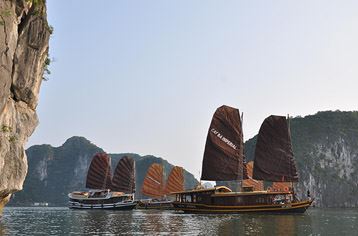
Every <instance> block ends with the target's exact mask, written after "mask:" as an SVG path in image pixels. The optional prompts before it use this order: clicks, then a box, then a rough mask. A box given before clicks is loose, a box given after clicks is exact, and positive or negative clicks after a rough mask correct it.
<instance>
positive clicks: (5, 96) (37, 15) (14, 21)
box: [0, 0, 51, 207]
mask: <svg viewBox="0 0 358 236" xmlns="http://www.w3.org/2000/svg"><path fill="white" fill-rule="evenodd" d="M46 18H47V17H46V7H45V1H44V0H1V1H0V60H1V65H0V207H1V206H3V205H4V204H5V203H6V202H7V200H8V199H9V196H10V195H11V194H12V193H14V192H16V191H18V190H21V189H22V184H23V182H24V179H25V176H26V173H27V160H26V154H25V150H24V145H25V143H26V142H27V139H28V137H29V136H30V135H31V134H32V132H33V131H34V129H35V127H36V125H37V123H38V118H37V115H36V106H37V102H38V94H39V90H40V85H41V81H42V77H43V72H44V65H45V61H46V60H47V56H48V42H49V37H50V32H51V29H50V27H49V26H48V23H47V19H46Z"/></svg>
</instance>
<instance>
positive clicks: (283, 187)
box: [271, 182, 292, 192]
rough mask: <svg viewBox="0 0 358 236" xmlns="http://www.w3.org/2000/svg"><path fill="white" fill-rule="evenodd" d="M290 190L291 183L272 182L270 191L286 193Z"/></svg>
mask: <svg viewBox="0 0 358 236" xmlns="http://www.w3.org/2000/svg"><path fill="white" fill-rule="evenodd" d="M291 188H292V183H291V182H273V183H272V187H271V191H274V192H287V191H289V190H290V189H291Z"/></svg>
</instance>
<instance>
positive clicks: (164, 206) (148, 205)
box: [137, 201, 174, 210]
mask: <svg viewBox="0 0 358 236" xmlns="http://www.w3.org/2000/svg"><path fill="white" fill-rule="evenodd" d="M137 208H139V209H157V210H173V209H174V206H173V202H169V201H163V202H160V201H159V202H141V201H140V202H139V203H138V206H137Z"/></svg>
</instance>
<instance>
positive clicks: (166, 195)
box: [138, 163, 184, 210]
mask: <svg viewBox="0 0 358 236" xmlns="http://www.w3.org/2000/svg"><path fill="white" fill-rule="evenodd" d="M178 191H184V170H183V168H182V167H179V166H174V167H173V168H172V170H171V171H170V174H169V176H168V180H167V182H166V183H165V181H164V168H163V165H162V164H158V163H154V164H152V165H151V166H150V167H149V169H148V171H147V174H146V176H145V178H144V180H143V185H142V194H143V195H144V196H147V197H150V198H149V199H142V200H140V201H139V204H138V207H139V208H142V209H143V208H144V209H162V210H163V209H173V204H172V203H173V201H174V199H173V197H171V196H170V193H171V192H178Z"/></svg>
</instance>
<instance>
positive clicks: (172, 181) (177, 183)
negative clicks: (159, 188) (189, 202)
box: [164, 166, 184, 194]
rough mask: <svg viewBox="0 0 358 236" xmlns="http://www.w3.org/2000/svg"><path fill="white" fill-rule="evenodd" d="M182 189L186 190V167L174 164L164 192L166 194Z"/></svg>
mask: <svg viewBox="0 0 358 236" xmlns="http://www.w3.org/2000/svg"><path fill="white" fill-rule="evenodd" d="M180 191H184V169H183V168H182V167H179V166H174V167H173V169H172V170H171V171H170V174H169V177H168V180H167V184H166V186H165V191H164V192H165V194H169V193H172V192H180Z"/></svg>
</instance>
